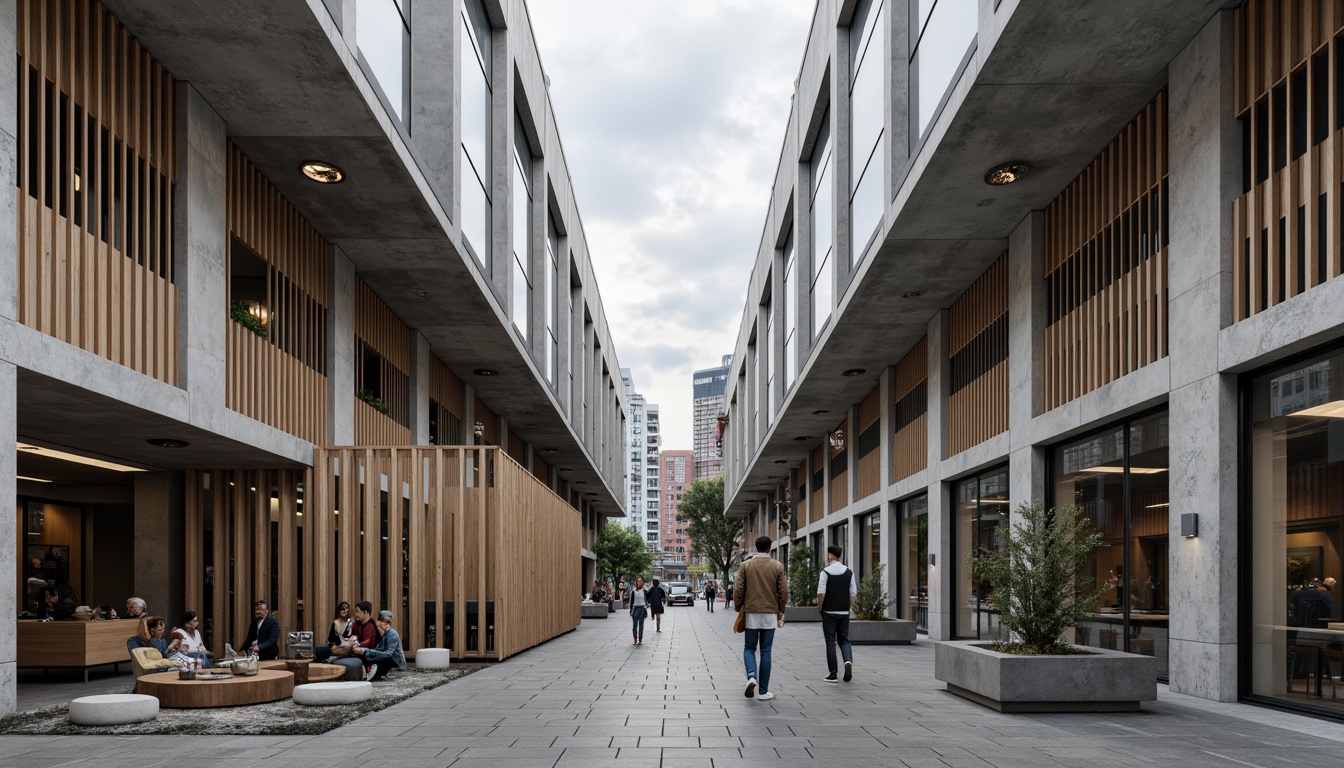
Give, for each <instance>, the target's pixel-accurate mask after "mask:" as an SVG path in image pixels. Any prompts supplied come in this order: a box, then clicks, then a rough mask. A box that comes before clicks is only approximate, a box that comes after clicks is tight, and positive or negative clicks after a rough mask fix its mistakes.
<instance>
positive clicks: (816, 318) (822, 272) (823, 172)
mask: <svg viewBox="0 0 1344 768" xmlns="http://www.w3.org/2000/svg"><path fill="white" fill-rule="evenodd" d="M811 169H812V173H811V178H812V283H811V285H812V338H814V339H815V338H816V337H817V336H819V335H821V329H822V328H824V327H825V326H826V321H827V320H829V319H830V317H831V301H832V293H833V292H834V281H835V277H834V275H833V272H834V265H833V264H832V263H831V252H832V251H834V250H835V232H834V227H833V224H834V222H833V217H832V206H833V204H834V192H833V190H832V185H833V180H832V178H831V176H832V174H831V123H830V119H829V118H827V119H826V120H825V121H824V122H823V123H822V124H821V131H820V133H819V134H818V135H817V144H816V146H815V147H814V148H813V150H812V163H811Z"/></svg>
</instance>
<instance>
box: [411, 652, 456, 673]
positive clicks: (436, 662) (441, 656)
mask: <svg viewBox="0 0 1344 768" xmlns="http://www.w3.org/2000/svg"><path fill="white" fill-rule="evenodd" d="M450 653H452V651H449V650H448V649H447V648H421V649H420V650H418V651H416V652H415V667H416V669H447V668H448V664H449V663H450V659H449V658H448V656H449V654H450Z"/></svg>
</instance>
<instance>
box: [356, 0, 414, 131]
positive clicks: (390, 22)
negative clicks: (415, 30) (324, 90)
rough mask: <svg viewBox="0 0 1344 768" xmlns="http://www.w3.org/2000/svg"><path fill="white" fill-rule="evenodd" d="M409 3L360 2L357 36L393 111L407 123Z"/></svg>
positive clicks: (387, 0) (397, 0)
mask: <svg viewBox="0 0 1344 768" xmlns="http://www.w3.org/2000/svg"><path fill="white" fill-rule="evenodd" d="M407 1H408V0H359V5H358V6H356V11H355V13H356V18H357V19H358V23H357V24H356V25H355V34H356V35H358V37H359V40H358V45H359V52H360V53H362V54H364V60H365V61H367V62H368V63H369V68H370V69H372V70H373V76H374V77H375V78H376V79H377V80H378V85H379V87H380V88H382V89H383V93H384V94H385V95H386V96H387V100H388V102H390V103H391V105H392V111H393V112H395V113H396V115H397V118H398V119H400V120H402V121H405V120H406V118H407V116H408V115H409V106H410V68H411V25H410V17H409V15H408V13H407V11H408V6H407Z"/></svg>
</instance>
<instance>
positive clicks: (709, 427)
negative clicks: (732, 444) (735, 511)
mask: <svg viewBox="0 0 1344 768" xmlns="http://www.w3.org/2000/svg"><path fill="white" fill-rule="evenodd" d="M732 364H733V356H732V355H724V356H723V364H722V365H720V366H719V367H717V368H707V369H705V370H703V371H696V372H695V373H694V374H692V375H691V387H692V391H693V394H692V397H693V400H692V419H693V431H692V433H691V437H692V441H691V447H692V448H693V449H694V454H695V466H694V468H693V470H692V473H693V474H692V476H693V477H694V479H696V480H709V479H711V478H715V477H719V476H720V475H722V474H723V445H722V444H721V443H720V442H719V439H718V438H719V422H718V418H719V416H720V415H722V414H724V413H726V412H727V411H726V407H725V406H726V403H725V401H724V397H723V393H724V392H725V391H727V389H728V369H729V367H730V366H732Z"/></svg>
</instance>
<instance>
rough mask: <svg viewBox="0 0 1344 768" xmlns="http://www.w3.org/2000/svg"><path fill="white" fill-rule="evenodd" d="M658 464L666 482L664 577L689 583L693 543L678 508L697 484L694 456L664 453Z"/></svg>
mask: <svg viewBox="0 0 1344 768" xmlns="http://www.w3.org/2000/svg"><path fill="white" fill-rule="evenodd" d="M659 463H660V464H661V465H662V470H661V474H662V478H663V479H662V483H663V494H662V501H661V504H662V524H663V556H662V561H661V563H662V569H663V577H664V578H666V579H667V580H668V581H686V580H687V579H688V578H689V571H688V570H687V569H688V568H689V567H690V565H691V562H692V555H691V539H690V537H689V536H687V535H686V525H685V523H682V522H681V520H680V519H679V518H678V517H677V506H678V505H679V504H680V503H681V497H682V496H683V495H684V494H685V493H686V491H688V490H690V488H691V482H692V481H694V480H695V477H694V476H693V475H694V472H695V452H694V451H663V452H662V454H661V455H660V457H659Z"/></svg>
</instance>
